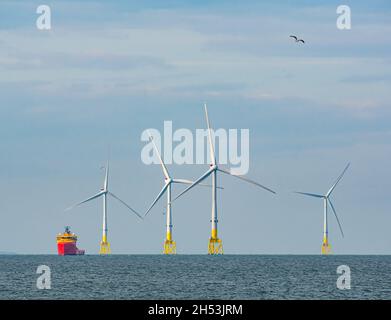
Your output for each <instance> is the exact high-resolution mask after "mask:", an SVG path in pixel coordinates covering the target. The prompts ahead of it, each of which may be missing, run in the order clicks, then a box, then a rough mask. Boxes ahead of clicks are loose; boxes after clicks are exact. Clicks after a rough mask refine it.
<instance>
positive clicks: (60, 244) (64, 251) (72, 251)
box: [57, 226, 84, 256]
mask: <svg viewBox="0 0 391 320" xmlns="http://www.w3.org/2000/svg"><path fill="white" fill-rule="evenodd" d="M76 242H77V236H76V235H75V234H74V233H72V232H71V228H70V227H69V226H67V227H65V231H64V233H59V234H58V235H57V250H58V255H59V256H68V255H81V254H84V250H81V249H78V248H77V246H76Z"/></svg>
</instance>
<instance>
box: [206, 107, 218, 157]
mask: <svg viewBox="0 0 391 320" xmlns="http://www.w3.org/2000/svg"><path fill="white" fill-rule="evenodd" d="M204 108H205V117H206V124H207V125H208V140H209V150H210V158H211V162H212V164H213V165H215V164H216V157H215V152H214V148H213V143H212V133H211V130H210V123H209V116H208V108H207V107H206V103H205V104H204Z"/></svg>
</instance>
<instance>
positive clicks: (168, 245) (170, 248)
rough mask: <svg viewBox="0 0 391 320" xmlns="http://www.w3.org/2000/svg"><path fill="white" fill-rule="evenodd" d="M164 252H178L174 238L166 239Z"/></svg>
mask: <svg viewBox="0 0 391 320" xmlns="http://www.w3.org/2000/svg"><path fill="white" fill-rule="evenodd" d="M163 253H164V254H176V243H175V241H173V240H168V239H166V240H165V241H164V247H163Z"/></svg>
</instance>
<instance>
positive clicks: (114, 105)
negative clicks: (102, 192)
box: [0, 0, 391, 254]
mask: <svg viewBox="0 0 391 320" xmlns="http://www.w3.org/2000/svg"><path fill="white" fill-rule="evenodd" d="M41 4H43V3H42V1H17V2H15V1H1V6H0V119H1V125H0V150H1V151H0V168H1V169H0V192H1V195H2V197H1V200H0V217H1V233H0V251H11V252H16V253H27V254H38V253H53V254H54V253H56V241H55V237H56V235H57V233H59V232H62V231H63V228H64V226H65V225H70V226H71V228H72V230H73V232H75V233H76V234H77V235H78V237H79V240H78V246H79V247H81V248H83V249H85V250H86V252H87V253H90V254H94V253H98V251H99V242H100V239H101V223H102V202H101V200H98V201H94V202H90V203H88V204H85V205H83V206H80V207H78V208H75V209H73V210H71V211H67V212H64V209H65V208H67V207H69V206H70V205H72V204H74V203H76V202H78V201H81V200H83V199H84V198H86V197H88V196H90V195H93V194H95V193H97V192H98V191H99V189H100V187H101V186H102V184H103V173H104V172H103V171H102V170H101V169H100V167H101V166H102V165H104V164H105V162H106V159H107V149H108V145H110V150H111V151H110V161H111V162H110V164H111V167H110V169H111V171H110V188H111V191H112V192H114V193H115V194H116V195H118V196H119V197H121V198H122V199H123V200H125V201H126V202H127V203H129V204H130V205H131V206H133V207H134V208H135V209H136V210H138V211H139V212H141V213H144V212H145V210H146V209H147V207H148V206H149V204H150V203H151V202H152V201H153V199H154V198H155V196H156V195H157V193H158V192H159V191H160V189H161V187H162V185H163V175H162V172H161V168H160V166H158V165H145V164H144V163H143V162H142V161H141V156H140V155H141V150H142V148H143V146H144V145H145V142H143V141H141V133H142V132H143V131H144V130H145V129H147V128H156V129H158V130H163V123H164V121H172V122H173V127H174V130H175V129H179V128H187V129H190V130H192V131H195V130H196V129H198V128H201V129H203V128H205V119H204V114H203V103H204V102H207V103H208V108H209V117H210V121H211V124H212V127H213V128H216V129H218V128H226V129H229V128H233V129H241V128H245V129H249V130H250V168H249V172H248V177H250V178H252V179H254V180H256V181H258V182H260V183H262V184H264V185H266V186H268V187H270V188H273V189H274V190H276V191H277V194H276V195H273V194H271V193H268V192H266V191H264V190H261V189H258V188H256V187H254V186H252V185H249V184H246V183H243V182H241V181H239V180H237V179H234V178H230V177H228V176H224V177H221V178H220V177H219V183H221V185H222V186H223V187H224V190H221V191H220V190H219V193H218V210H219V211H218V212H219V235H220V237H221V239H222V241H223V245H224V251H225V253H228V254H229V253H232V254H247V253H248V254H318V253H320V247H321V241H322V228H323V225H322V224H323V208H322V203H321V201H320V200H319V201H318V199H312V198H305V197H301V196H299V195H297V194H294V193H293V191H306V192H314V193H325V192H326V191H327V190H328V189H329V188H330V186H331V185H332V183H333V182H334V181H335V179H336V178H337V176H338V175H339V174H340V172H341V171H342V170H343V168H344V166H345V165H346V164H347V163H348V162H351V167H350V168H349V170H348V171H347V173H346V175H345V176H344V178H343V180H342V181H341V182H340V184H339V185H338V186H337V188H336V189H335V191H334V193H333V195H332V199H333V203H334V205H335V207H336V210H337V212H338V215H339V217H340V220H341V223H342V226H343V229H344V232H345V237H344V238H342V236H341V235H340V233H339V230H338V225H337V223H336V221H335V219H334V217H333V216H331V215H330V243H331V246H332V250H333V252H334V253H336V254H391V236H390V226H391V210H390V209H391V200H390V199H391V198H390V195H389V191H390V189H391V170H390V155H391V125H390V123H391V110H390V96H391V93H390V85H391V60H390V56H391V38H390V36H389V35H390V33H391V21H390V20H391V4H390V2H389V1H380V0H379V1H344V2H343V3H341V2H340V1H329V0H328V1H317V2H316V4H315V3H314V2H313V1H304V0H302V1H273V2H268V3H266V1H259V0H258V1H240V2H239V1H224V2H223V1H115V3H111V2H107V1H46V2H45V4H47V5H49V6H50V8H51V15H52V17H51V24H52V28H51V30H45V31H43V30H38V29H37V28H36V19H37V18H38V16H39V15H38V14H37V13H36V9H37V7H38V5H41ZM340 4H346V5H349V6H350V8H351V17H352V18H351V19H352V27H351V29H350V30H339V29H338V28H337V27H336V20H337V18H338V15H337V13H336V8H337V7H338V5H340ZM291 34H296V35H298V36H299V37H301V38H303V39H305V41H306V43H305V45H298V44H296V43H294V42H293V41H292V39H290V38H289V35H291ZM207 168H208V166H207V164H205V165H175V164H173V165H169V166H168V169H169V170H170V172H171V174H172V175H173V176H174V177H177V178H187V179H196V178H197V177H199V176H200V175H201V174H202V173H203V172H204V171H206V170H207ZM175 187H176V188H174V190H173V193H174V195H175V194H178V193H179V192H180V191H181V190H182V189H181V187H177V186H175ZM164 205H165V200H164V199H163V200H161V201H160V202H159V203H158V204H157V206H156V207H155V208H154V209H153V210H152V211H151V212H150V213H149V215H148V216H147V217H146V218H145V219H144V220H142V221H141V220H139V219H138V218H137V217H136V216H134V215H133V214H132V213H131V212H129V211H127V209H126V208H124V207H123V206H121V205H120V204H118V203H116V202H114V201H112V200H109V204H108V219H109V221H108V228H109V235H108V237H109V241H110V242H111V247H112V252H113V253H125V254H158V253H161V252H162V247H163V240H164V236H165V216H164V215H163V214H162V212H163V210H164ZM210 210H211V195H210V190H208V188H195V189H193V190H192V192H189V193H188V194H186V195H184V196H183V197H181V198H180V199H178V200H177V201H175V203H174V204H173V222H174V231H173V237H174V240H175V241H176V242H177V251H178V253H183V254H203V253H206V252H207V243H208V238H209V235H210V222H209V220H210Z"/></svg>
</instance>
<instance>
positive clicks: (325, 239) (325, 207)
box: [296, 163, 350, 254]
mask: <svg viewBox="0 0 391 320" xmlns="http://www.w3.org/2000/svg"><path fill="white" fill-rule="evenodd" d="M349 166H350V163H348V164H347V166H346V167H345V169H344V170H343V171H342V173H341V174H340V176H339V177H338V178H337V180H336V181H335V183H334V184H333V185H332V186H331V188H330V189H329V190H328V191H327V193H326V194H325V195H321V194H315V193H307V192H296V193H299V194H302V195H305V196H309V197H314V198H320V199H323V243H322V251H321V252H322V254H329V253H331V247H330V243H329V226H328V204H330V207H331V209H332V210H333V213H334V215H335V218H336V220H337V223H338V226H339V229H340V230H341V234H342V237H344V234H343V230H342V226H341V223H340V222H339V219H338V215H337V212H336V211H335V208H334V205H333V203H332V202H331V200H330V195H331V193H332V192H333V191H334V189H335V187H336V186H337V184H338V182H339V181H340V180H341V179H342V177H343V175H344V174H345V172H346V170H348V168H349Z"/></svg>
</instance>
